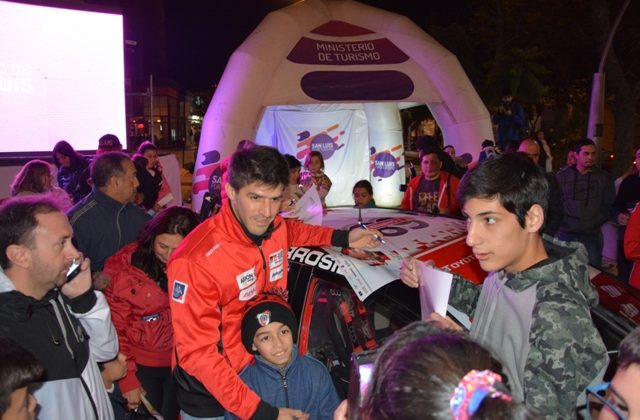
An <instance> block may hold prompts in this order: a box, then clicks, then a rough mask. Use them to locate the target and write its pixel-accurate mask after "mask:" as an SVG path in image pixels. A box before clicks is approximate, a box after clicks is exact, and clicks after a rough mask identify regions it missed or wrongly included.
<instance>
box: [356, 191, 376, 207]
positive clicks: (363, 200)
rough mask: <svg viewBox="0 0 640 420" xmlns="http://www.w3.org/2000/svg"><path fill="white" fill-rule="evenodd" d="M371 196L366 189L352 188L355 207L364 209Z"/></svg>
mask: <svg viewBox="0 0 640 420" xmlns="http://www.w3.org/2000/svg"><path fill="white" fill-rule="evenodd" d="M371 198H372V197H371V194H369V191H367V189H366V188H354V189H353V201H355V203H356V206H358V207H364V206H366V205H367V204H369V201H371Z"/></svg>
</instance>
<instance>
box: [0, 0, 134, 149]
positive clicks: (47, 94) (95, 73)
mask: <svg viewBox="0 0 640 420" xmlns="http://www.w3.org/2000/svg"><path fill="white" fill-rule="evenodd" d="M122 33H123V32H122V15H119V14H111V13H96V12H89V11H79V10H70V9H60V8H53V7H43V6H34V5H27V4H19V3H12V2H7V1H0V152H38V151H51V150H52V149H53V146H54V145H55V144H56V143H57V142H58V141H59V140H63V139H64V140H67V141H68V142H69V143H71V144H72V145H73V147H74V148H75V149H76V150H94V149H95V148H96V147H97V143H98V138H99V137H100V136H102V135H103V134H105V133H113V134H116V135H117V136H118V137H119V138H120V139H121V140H122V141H123V142H124V139H125V137H126V126H125V124H126V121H125V100H124V58H123V39H122V37H123V35H122Z"/></svg>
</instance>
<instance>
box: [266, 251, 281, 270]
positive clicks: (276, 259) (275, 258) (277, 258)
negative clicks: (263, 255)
mask: <svg viewBox="0 0 640 420" xmlns="http://www.w3.org/2000/svg"><path fill="white" fill-rule="evenodd" d="M283 259H284V252H283V251H282V250H279V251H278V252H274V253H273V254H271V255H269V268H270V269H273V268H274V267H277V266H279V265H282V261H283Z"/></svg>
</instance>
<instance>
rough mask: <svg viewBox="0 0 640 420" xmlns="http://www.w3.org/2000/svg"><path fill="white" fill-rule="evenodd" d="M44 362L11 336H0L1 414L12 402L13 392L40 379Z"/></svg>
mask: <svg viewBox="0 0 640 420" xmlns="http://www.w3.org/2000/svg"><path fill="white" fill-rule="evenodd" d="M43 373H44V368H43V367H42V364H41V363H40V362H39V361H38V359H36V357H35V356H34V355H33V354H31V353H30V352H29V351H27V350H25V349H23V348H22V347H21V346H20V345H18V344H17V343H16V342H15V341H13V340H12V339H11V338H9V337H0V416H2V415H3V414H4V413H5V411H7V408H9V405H10V404H11V393H12V392H13V391H15V390H16V389H20V388H22V387H25V386H27V385H29V384H31V383H32V382H35V381H37V380H39V379H40V378H41V377H42V375H43Z"/></svg>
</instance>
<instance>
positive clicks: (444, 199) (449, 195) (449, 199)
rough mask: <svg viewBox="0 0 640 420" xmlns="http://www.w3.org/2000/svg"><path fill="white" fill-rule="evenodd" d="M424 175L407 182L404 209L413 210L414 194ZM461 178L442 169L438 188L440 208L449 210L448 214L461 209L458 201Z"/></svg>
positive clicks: (403, 201)
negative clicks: (457, 194) (457, 195)
mask: <svg viewBox="0 0 640 420" xmlns="http://www.w3.org/2000/svg"><path fill="white" fill-rule="evenodd" d="M420 179H422V175H420V176H416V177H413V178H412V179H411V180H410V181H409V183H408V184H407V189H406V191H405V192H404V197H402V208H403V209H404V210H413V208H412V205H413V195H414V194H415V192H416V190H417V189H418V186H419V185H420ZM459 182H460V180H459V179H458V178H457V177H455V176H454V175H451V174H450V173H449V172H445V171H440V186H439V188H438V193H439V194H438V208H439V209H440V210H441V211H442V210H447V214H451V215H456V214H459V213H460V211H459V209H458V203H457V201H456V193H457V192H458V183H459Z"/></svg>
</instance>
